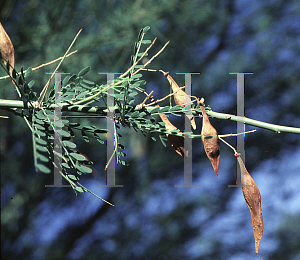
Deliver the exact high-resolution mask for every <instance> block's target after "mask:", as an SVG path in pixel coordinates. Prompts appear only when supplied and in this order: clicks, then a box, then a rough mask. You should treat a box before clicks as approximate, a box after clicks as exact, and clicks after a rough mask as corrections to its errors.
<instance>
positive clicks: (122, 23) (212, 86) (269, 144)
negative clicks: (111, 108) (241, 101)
mask: <svg viewBox="0 0 300 260" xmlns="http://www.w3.org/2000/svg"><path fill="white" fill-rule="evenodd" d="M0 15H1V16H0V19H1V22H2V24H3V26H4V28H5V29H6V31H7V33H8V34H9V35H10V38H11V40H12V42H13V44H14V47H15V57H16V62H15V64H16V69H17V70H19V69H20V67H21V66H23V67H24V68H28V67H35V66H38V65H40V64H43V63H45V62H48V61H51V60H53V59H55V58H58V57H61V56H63V54H64V53H65V51H66V50H67V48H68V46H69V44H70V43H71V42H72V40H73V38H74V36H75V35H76V33H77V32H78V31H79V29H81V28H82V29H83V31H82V33H81V34H80V36H79V38H78V39H77V41H76V43H75V45H74V47H73V49H72V50H75V49H78V52H77V53H76V54H74V55H72V56H71V57H69V58H67V59H66V60H65V61H64V62H63V64H62V66H61V68H60V71H64V72H70V73H77V72H79V71H80V70H81V69H83V68H84V67H86V66H91V67H92V70H91V72H89V74H88V76H89V79H90V80H92V81H95V82H97V83H98V84H102V83H105V82H106V78H105V76H103V75H99V73H100V72H124V71H126V70H127V69H128V67H129V65H130V55H132V53H133V46H134V42H135V40H136V38H137V35H138V33H139V30H140V29H141V28H143V27H145V26H148V25H149V26H150V27H151V29H150V31H149V32H148V33H147V34H146V37H145V39H151V40H153V39H154V37H158V39H157V41H156V43H155V45H154V46H153V47H152V49H151V50H150V53H149V56H148V57H149V58H150V57H151V56H152V55H154V54H155V53H156V52H157V51H158V50H159V49H160V48H161V47H162V46H163V45H164V44H165V43H166V42H167V41H169V40H170V44H169V45H168V47H167V48H166V49H165V50H164V51H163V52H162V53H161V54H160V55H159V56H158V57H157V58H156V59H155V60H154V61H153V62H152V63H151V65H150V68H153V69H162V70H164V71H169V72H170V74H171V76H173V78H174V79H175V80H176V81H177V82H178V84H179V85H180V86H183V85H184V77H183V75H176V72H201V75H197V76H193V78H192V86H193V88H192V90H193V95H196V96H198V97H199V98H201V97H204V98H205V103H206V105H210V107H211V108H212V109H213V110H214V111H216V112H223V113H230V114H236V76H235V75H229V74H228V73H229V72H253V75H246V77H245V115H246V116H247V117H249V118H252V119H256V120H261V121H264V122H269V123H273V124H279V125H287V126H294V127H300V121H299V111H300V102H299V97H300V88H299V85H300V77H299V71H300V62H299V56H300V48H299V45H300V2H299V1H296V0H291V1H283V0H272V1H258V0H254V1H251V2H249V1H245V0H239V1H230V0H221V1H216V0H213V1H204V0H198V1H197V0H187V1H179V0H173V1H167V0H160V1H156V0H155V1H145V0H135V1H129V0H124V1H120V0H103V1H95V0H66V1H49V0H44V1H40V0H28V1H24V0H10V1H6V0H4V1H3V0H2V1H1V3H0ZM55 66H56V65H50V66H47V67H44V68H41V69H39V70H37V71H35V72H33V73H32V74H31V76H30V80H35V86H34V88H35V90H36V91H38V92H39V91H40V90H41V89H42V88H43V86H44V85H45V83H46V81H47V79H48V75H47V74H46V73H48V72H52V71H53V70H54V69H55ZM0 75H1V76H2V75H5V72H4V71H0ZM144 78H145V79H146V80H147V85H146V90H147V92H148V93H149V92H150V91H152V90H154V93H153V95H154V97H155V98H161V97H163V96H165V95H167V94H168V93H169V90H170V88H169V83H168V82H167V80H166V78H164V77H163V75H162V74H161V73H154V72H145V73H144ZM0 97H1V98H2V99H12V100H14V99H17V95H16V93H15V91H14V87H13V85H12V84H11V82H10V80H1V81H0ZM143 99H144V97H143V96H141V97H140V100H141V101H142V100H143ZM168 104H169V103H168V101H166V103H165V105H168ZM1 115H8V116H9V119H1V121H0V123H1V128H0V130H1V135H0V138H1V139H0V140H1V255H2V258H3V259H51V260H58V259H205V260H206V259H212V260H214V259H229V260H237V259H245V260H248V259H257V258H256V255H255V250H254V237H253V231H252V223H251V217H250V213H249V210H248V207H247V205H246V203H245V201H244V198H243V195H242V191H241V189H240V188H228V185H231V184H235V178H236V168H237V165H236V159H235V157H234V156H233V152H232V150H231V149H230V148H228V147H227V146H225V145H224V144H221V157H220V169H219V178H217V177H216V175H215V173H214V171H213V169H212V167H211V164H210V162H209V160H208V159H207V157H206V155H205V152H204V149H203V146H202V143H201V141H200V140H193V184H197V185H201V187H200V188H176V187H175V185H179V184H183V160H182V158H180V157H179V156H178V154H176V153H175V152H174V150H173V149H172V147H171V146H170V145H168V146H167V147H166V148H165V147H164V146H163V145H162V144H161V143H160V142H159V141H157V142H154V141H153V140H152V139H151V137H150V136H146V137H144V136H143V135H142V134H141V133H136V132H135V131H134V130H132V129H120V133H121V134H122V136H123V137H122V138H121V139H120V141H121V143H122V144H124V145H125V147H126V153H127V157H126V161H127V162H128V163H129V164H130V165H129V166H128V167H124V166H117V167H116V184H121V185H124V187H123V188H99V187H98V185H103V184H105V171H104V167H105V162H106V147H105V146H102V145H101V144H99V143H98V142H97V141H96V140H92V139H91V140H90V142H89V143H86V142H84V141H83V140H82V138H80V136H78V138H76V140H75V142H76V144H77V146H78V147H79V149H80V150H81V151H82V152H83V153H84V154H86V155H87V156H88V157H89V159H90V160H92V161H93V162H94V166H93V176H92V175H90V176H83V181H82V182H83V184H84V185H86V186H87V187H88V188H89V189H91V190H92V191H94V192H95V193H96V194H97V195H99V196H101V197H103V198H104V199H106V200H108V201H110V202H112V203H113V204H114V205H115V207H111V206H109V205H107V204H104V203H103V202H102V201H100V200H98V199H97V198H95V197H93V196H92V195H91V194H87V193H85V194H80V195H78V196H77V197H76V196H75V195H74V192H73V191H72V190H71V189H70V188H45V185H46V184H47V185H49V184H52V183H53V174H50V175H45V174H41V173H36V172H35V171H34V165H33V150H32V141H31V132H30V130H29V129H28V127H27V125H26V123H25V121H24V120H22V119H21V118H18V117H15V116H14V115H12V114H9V113H8V112H6V111H1ZM75 120H79V119H74V121H75ZM171 120H172V122H173V124H175V125H176V126H177V127H178V128H180V129H181V130H183V129H184V128H183V126H184V125H183V124H184V120H183V118H177V117H176V118H173V117H172V118H171ZM196 122H197V127H198V129H197V131H198V133H199V132H200V131H201V130H200V129H201V119H199V118H198V119H197V121H196ZM80 123H82V124H94V125H105V119H80ZM211 123H212V124H213V125H214V127H215V128H216V129H217V131H218V133H219V134H228V133H235V132H236V124H235V123H234V122H231V121H222V120H218V119H211ZM252 129H257V132H255V133H252V134H248V135H246V138H245V147H246V148H245V153H246V160H245V164H246V167H247V169H248V171H249V173H250V174H251V175H252V177H253V179H254V180H255V182H256V184H257V186H258V188H259V189H260V192H261V197H262V212H263V219H264V235H263V238H262V240H261V245H260V252H259V256H260V257H261V258H263V259H265V260H266V259H276V260H281V259H282V260H283V259H284V260H286V259H291V260H297V259H300V224H299V217H300V196H299V194H298V191H299V185H300V177H299V174H298V173H299V169H300V160H299V158H300V149H299V147H300V146H299V140H300V137H299V136H298V135H295V134H290V133H289V134H288V133H280V134H278V133H275V132H272V131H269V130H264V129H259V128H255V127H251V126H246V130H252ZM226 141H227V142H229V143H230V144H231V145H233V146H235V145H236V138H235V137H228V138H226Z"/></svg>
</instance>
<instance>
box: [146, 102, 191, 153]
mask: <svg viewBox="0 0 300 260" xmlns="http://www.w3.org/2000/svg"><path fill="white" fill-rule="evenodd" d="M151 101H152V102H153V101H154V99H153V98H152V99H151ZM155 106H156V107H159V105H158V104H156V105H155ZM159 116H160V118H161V120H162V121H163V122H164V123H165V128H166V129H167V130H168V131H172V130H177V127H176V126H174V125H173V124H172V123H171V122H170V121H169V119H168V118H167V117H166V116H165V115H163V114H159ZM179 133H180V132H179ZM166 136H167V138H168V140H169V142H170V144H171V145H172V147H173V148H174V150H175V152H176V153H178V154H179V155H180V156H182V157H184V154H185V156H186V157H187V156H188V151H187V150H186V151H185V152H184V137H183V136H177V135H171V134H166Z"/></svg>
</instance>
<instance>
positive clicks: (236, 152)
mask: <svg viewBox="0 0 300 260" xmlns="http://www.w3.org/2000/svg"><path fill="white" fill-rule="evenodd" d="M218 137H219V139H220V140H221V141H223V142H224V143H225V144H227V145H228V146H229V147H230V148H231V149H232V150H233V151H234V154H235V155H236V154H237V152H236V150H235V149H234V147H233V146H231V145H230V144H229V143H227V142H226V141H225V140H223V139H222V138H221V137H220V136H218Z"/></svg>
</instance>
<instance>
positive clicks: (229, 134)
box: [219, 129, 256, 137]
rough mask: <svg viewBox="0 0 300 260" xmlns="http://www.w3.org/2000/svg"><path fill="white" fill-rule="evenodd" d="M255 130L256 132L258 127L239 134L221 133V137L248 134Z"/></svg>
mask: <svg viewBox="0 0 300 260" xmlns="http://www.w3.org/2000/svg"><path fill="white" fill-rule="evenodd" d="M253 132H256V129H254V130H251V131H247V132H242V133H238V134H226V135H219V137H228V136H238V135H242V134H248V133H253Z"/></svg>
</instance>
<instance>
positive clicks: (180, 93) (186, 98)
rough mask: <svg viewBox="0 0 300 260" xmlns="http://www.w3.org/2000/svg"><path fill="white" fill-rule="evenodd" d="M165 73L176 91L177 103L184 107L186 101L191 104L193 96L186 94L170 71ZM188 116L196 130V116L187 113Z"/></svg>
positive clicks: (174, 91)
mask: <svg viewBox="0 0 300 260" xmlns="http://www.w3.org/2000/svg"><path fill="white" fill-rule="evenodd" d="M162 72H163V71H162ZM163 74H164V76H165V77H167V79H168V81H169V83H170V85H171V87H172V91H173V93H174V100H175V104H176V105H182V107H184V104H185V103H189V104H191V102H192V100H191V98H190V97H189V96H188V95H186V94H185V92H184V91H182V90H181V89H180V88H179V86H178V85H177V83H176V81H175V80H174V79H173V78H172V77H171V76H170V75H169V72H163ZM187 117H188V119H190V121H191V125H192V127H193V129H194V130H196V122H195V118H194V117H193V116H192V115H187Z"/></svg>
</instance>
